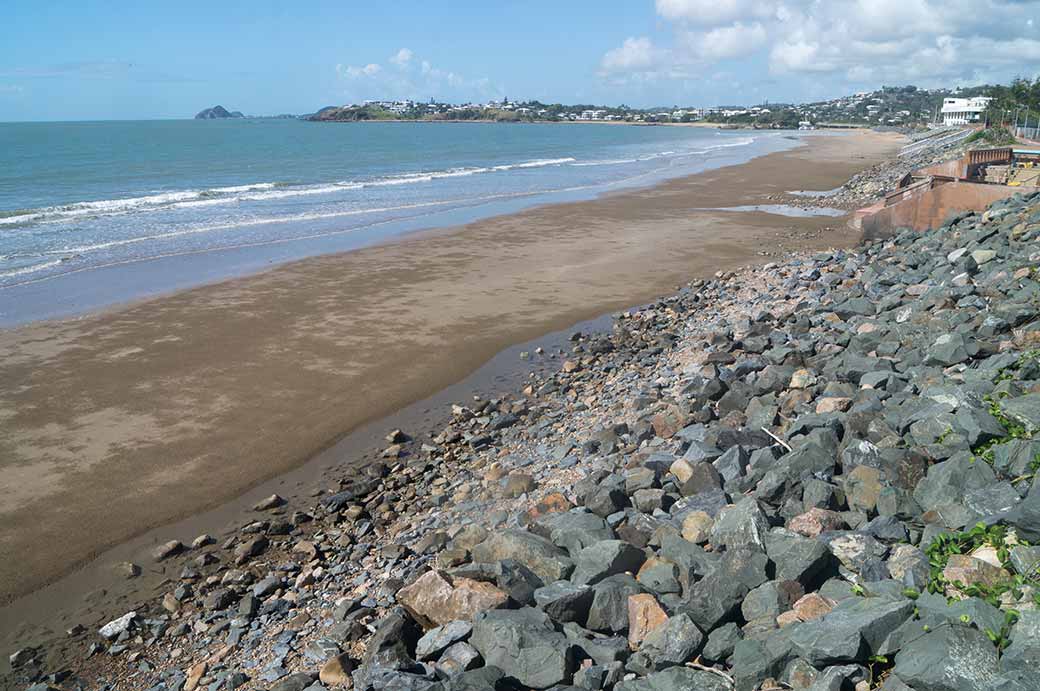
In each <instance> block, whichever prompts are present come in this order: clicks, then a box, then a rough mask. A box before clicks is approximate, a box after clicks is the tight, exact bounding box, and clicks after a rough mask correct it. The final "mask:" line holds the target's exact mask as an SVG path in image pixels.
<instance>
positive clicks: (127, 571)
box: [115, 561, 141, 579]
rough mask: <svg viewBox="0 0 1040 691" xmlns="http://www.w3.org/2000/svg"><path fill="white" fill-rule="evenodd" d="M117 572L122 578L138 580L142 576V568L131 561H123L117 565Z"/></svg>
mask: <svg viewBox="0 0 1040 691" xmlns="http://www.w3.org/2000/svg"><path fill="white" fill-rule="evenodd" d="M115 572H116V574H117V575H119V576H120V577H122V578H126V579H130V578H137V577H138V576H140V575H141V567H140V566H138V565H137V564H135V563H133V562H130V561H122V562H119V563H118V564H116V565H115Z"/></svg>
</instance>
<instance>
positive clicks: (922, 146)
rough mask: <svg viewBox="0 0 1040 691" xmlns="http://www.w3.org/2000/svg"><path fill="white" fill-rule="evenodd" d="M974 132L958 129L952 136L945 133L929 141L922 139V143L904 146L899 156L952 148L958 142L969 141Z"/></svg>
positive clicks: (928, 139)
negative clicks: (933, 149) (927, 150)
mask: <svg viewBox="0 0 1040 691" xmlns="http://www.w3.org/2000/svg"><path fill="white" fill-rule="evenodd" d="M974 131H975V130H973V129H971V128H968V129H963V130H961V129H958V130H954V131H953V132H952V133H950V134H945V133H943V134H940V135H938V136H934V137H929V138H927V139H922V140H920V141H917V142H914V143H912V144H907V145H906V146H904V147H903V148H902V150H900V152H899V155H900V156H908V155H910V154H916V153H918V152H921V151H925V150H926V149H932V148H935V149H939V148H944V147H947V146H951V145H953V144H956V143H957V142H959V141H961V140H964V139H967V138H968V137H970V136H971V134H972V133H973V132H974Z"/></svg>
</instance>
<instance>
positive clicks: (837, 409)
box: [816, 396, 852, 415]
mask: <svg viewBox="0 0 1040 691" xmlns="http://www.w3.org/2000/svg"><path fill="white" fill-rule="evenodd" d="M851 406H852V399H851V398H840V397H837V396H832V397H827V398H821V399H820V400H818V401H816V412H817V413H818V414H821V415H822V414H824V413H844V412H845V411H846V410H848V409H849V407H851Z"/></svg>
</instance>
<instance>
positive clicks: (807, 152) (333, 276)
mask: <svg viewBox="0 0 1040 691" xmlns="http://www.w3.org/2000/svg"><path fill="white" fill-rule="evenodd" d="M807 140H808V142H809V144H808V145H807V146H804V147H801V148H798V149H795V150H793V151H789V152H784V153H779V154H771V155H769V156H766V157H763V158H759V159H756V160H753V161H752V162H750V163H748V164H745V165H741V166H734V167H730V168H723V169H719V170H714V171H710V172H707V173H704V174H700V175H696V176H692V177H688V178H684V179H678V180H673V181H670V182H667V183H664V184H661V185H659V186H656V187H653V188H649V189H639V190H630V191H625V192H622V193H618V194H614V195H611V196H607V197H604V198H601V199H597V200H593V201H587V202H576V203H570V204H560V205H554V206H546V207H540V208H534V209H530V210H526V211H523V212H520V213H517V214H514V215H509V216H502V217H497V218H491V219H487V220H482V221H479V222H475V223H472V224H469V225H466V226H462V227H458V228H451V229H444V230H438V231H429V232H425V233H421V234H416V235H413V236H410V237H408V238H407V239H404V240H401V241H396V242H393V243H391V244H386V245H381V246H376V247H372V248H368V249H363V250H359V251H355V252H349V253H344V254H338V255H329V256H323V257H318V258H313V259H306V260H303V261H299V262H295V263H292V264H287V265H283V266H279V267H277V268H274V269H272V270H270V271H267V272H265V273H261V274H257V275H252V276H248V277H244V278H240V279H235V280H231V281H227V282H223V283H219V284H215V285H208V286H203V287H199V288H195V289H191V290H186V291H183V292H178V293H175V294H172V295H168V296H163V297H159V298H156V299H151V300H147V301H144V302H140V303H136V304H132V305H128V306H124V307H120V308H117V309H112V310H108V311H105V312H102V313H99V314H93V315H88V316H84V317H80V318H76V319H69V320H64V321H59V322H44V323H38V324H33V325H29V326H26V327H21V328H17V329H13V330H9V331H4V332H0V352H2V353H3V358H2V361H0V382H3V384H2V385H0V420H2V421H3V431H2V432H0V470H2V472H3V474H4V477H5V482H4V489H3V493H2V497H3V505H2V508H0V516H2V519H3V520H2V523H0V553H2V554H4V555H7V557H8V558H5V559H3V560H0V601H3V602H10V601H11V600H12V599H14V598H17V597H19V596H21V595H24V594H26V593H29V592H31V591H33V590H35V589H37V588H39V587H41V586H42V585H44V584H46V583H49V582H53V581H54V580H56V579H58V578H60V577H61V576H63V575H66V574H68V573H70V572H71V571H73V570H74V569H75V568H77V566H79V565H82V564H83V563H84V562H86V561H88V560H90V559H92V558H93V557H95V556H96V555H98V554H99V553H101V552H102V551H103V550H105V549H106V548H109V547H111V546H113V545H116V544H119V543H121V542H123V541H125V540H128V539H130V538H132V537H133V536H135V535H140V534H142V533H144V532H146V531H147V530H149V529H151V528H153V527H155V526H159V525H163V524H166V523H169V522H171V521H174V520H177V519H179V518H182V517H185V516H189V515H192V514H195V513H197V512H199V511H201V510H204V509H206V508H209V507H214V506H217V505H219V504H220V503H222V502H225V501H227V500H229V499H231V498H233V497H235V496H237V495H239V494H241V493H242V492H243V491H245V490H247V489H248V488H250V487H253V486H255V485H257V484H258V483H260V482H262V481H264V480H266V479H269V478H272V477H274V476H277V475H279V474H281V473H284V472H286V471H289V470H290V469H292V468H294V467H297V466H299V465H300V464H302V463H303V462H305V461H306V460H307V459H309V458H311V457H313V456H314V455H315V454H316V453H318V452H320V451H322V450H323V449H325V448H327V447H329V446H330V445H331V444H333V443H334V442H335V441H336V440H337V439H339V438H341V437H342V436H343V435H344V434H346V433H348V432H350V431H351V430H353V429H356V428H357V427H358V426H360V425H362V424H364V423H366V422H370V421H373V420H377V419H379V418H381V417H383V416H385V415H387V414H389V413H391V412H393V411H395V410H397V409H399V408H401V407H403V406H405V405H407V404H408V403H410V402H412V401H416V400H419V399H422V398H424V397H426V396H428V395H430V394H431V393H433V392H435V391H438V390H439V389H442V388H443V387H445V386H447V385H449V384H451V383H452V382H455V381H458V380H459V379H461V378H463V377H465V376H466V375H467V374H468V373H470V372H472V371H473V370H474V369H476V368H477V367H479V366H480V365H481V364H483V363H484V362H486V361H487V360H488V359H489V358H490V357H492V356H493V355H494V354H495V353H496V352H498V351H500V350H502V349H503V348H505V347H506V346H508V345H510V344H513V343H517V342H522V341H526V340H529V339H532V338H535V337H537V336H539V335H541V334H544V333H546V332H549V331H552V330H556V329H560V328H564V327H566V326H568V325H570V324H573V323H576V322H578V321H581V320H583V319H587V318H590V317H592V316H596V315H600V314H603V313H605V312H609V311H611V310H616V309H619V308H624V307H628V306H631V305H634V304H638V303H640V302H643V301H646V300H649V299H652V298H653V297H655V296H657V295H659V294H661V293H662V292H664V291H667V290H670V289H671V288H672V287H674V285H675V284H676V283H679V282H681V281H683V280H688V279H690V278H694V277H698V276H708V275H711V274H714V273H715V272H716V271H719V270H725V269H730V268H735V267H738V266H742V265H747V264H749V263H754V262H766V261H769V260H770V259H769V256H768V255H764V254H763V252H769V253H772V254H774V255H775V254H781V253H784V252H786V251H790V250H798V249H813V248H821V249H822V248H827V247H834V246H847V245H850V244H853V243H855V242H856V241H857V240H858V237H857V235H856V234H855V233H853V232H850V231H848V230H846V229H843V228H841V226H842V224H843V221H841V220H836V219H833V218H820V217H813V218H797V219H796V218H784V217H779V216H775V215H769V214H764V213H734V212H725V211H721V212H720V211H699V210H698V209H704V208H709V207H711V208H717V207H727V206H738V205H748V204H756V203H765V201H766V199H767V198H768V197H769V196H770V195H775V194H777V193H781V192H783V191H785V190H793V189H818V190H825V189H831V188H833V187H835V186H837V185H840V184H841V183H842V182H843V181H844V180H845V179H847V178H848V177H849V176H850V175H851V174H852V173H854V172H856V171H858V170H861V169H863V168H865V167H867V166H869V165H871V164H873V163H876V162H877V161H879V160H881V159H883V158H885V157H886V156H889V155H891V154H892V153H893V152H894V150H895V149H896V148H897V147H898V146H899V143H900V141H901V138H900V137H898V136H896V135H888V134H885V135H882V134H876V133H870V132H856V133H853V134H848V135H842V136H810V137H808V138H807ZM827 229H832V230H827ZM344 460H349V459H344ZM11 624H12V625H13V622H12V623H11Z"/></svg>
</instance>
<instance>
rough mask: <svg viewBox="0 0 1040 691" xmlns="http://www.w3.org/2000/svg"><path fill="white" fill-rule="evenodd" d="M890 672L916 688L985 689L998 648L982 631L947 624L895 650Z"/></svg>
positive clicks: (944, 690)
mask: <svg viewBox="0 0 1040 691" xmlns="http://www.w3.org/2000/svg"><path fill="white" fill-rule="evenodd" d="M893 672H894V674H895V676H896V677H898V678H899V679H900V680H901V681H903V682H905V683H906V684H908V685H910V686H911V687H912V688H913V689H915V691H983V690H987V691H988V690H989V689H992V688H993V687H992V686H990V684H991V682H992V681H993V679H994V678H995V677H996V675H997V672H998V669H997V649H996V648H995V647H994V646H993V644H992V643H991V642H990V641H989V639H988V638H987V637H986V635H985V634H983V633H982V632H981V631H977V630H976V629H973V628H971V627H968V626H958V625H952V624H947V625H943V626H939V627H937V628H936V629H935V630H933V631H930V632H929V633H925V634H924V635H922V636H919V637H917V638H915V639H914V640H911V641H910V642H909V643H908V644H907V645H906V646H905V647H904V648H903V649H902V650H900V651H899V653H898V654H896V666H895V668H894V670H893Z"/></svg>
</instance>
